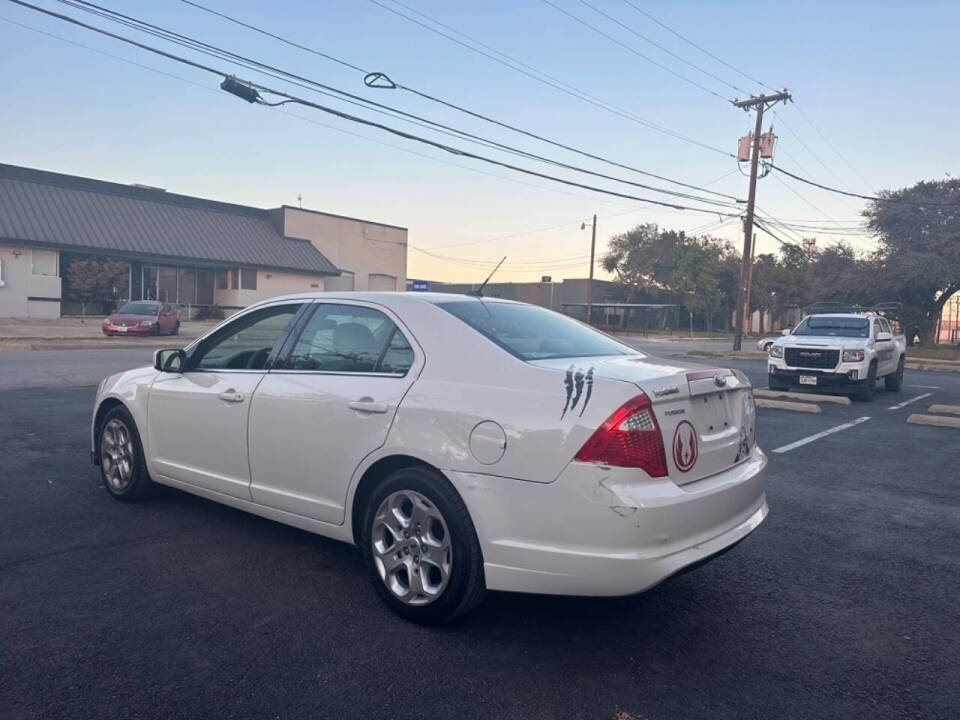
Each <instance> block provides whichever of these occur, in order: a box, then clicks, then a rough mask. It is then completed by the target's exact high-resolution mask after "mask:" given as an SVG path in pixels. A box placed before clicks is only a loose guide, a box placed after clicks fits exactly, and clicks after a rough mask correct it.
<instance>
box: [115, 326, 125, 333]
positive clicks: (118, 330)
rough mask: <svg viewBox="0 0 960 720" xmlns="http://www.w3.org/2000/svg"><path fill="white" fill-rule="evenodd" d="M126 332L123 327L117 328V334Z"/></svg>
mask: <svg viewBox="0 0 960 720" xmlns="http://www.w3.org/2000/svg"><path fill="white" fill-rule="evenodd" d="M126 331H127V329H126V328H125V327H118V328H117V332H126Z"/></svg>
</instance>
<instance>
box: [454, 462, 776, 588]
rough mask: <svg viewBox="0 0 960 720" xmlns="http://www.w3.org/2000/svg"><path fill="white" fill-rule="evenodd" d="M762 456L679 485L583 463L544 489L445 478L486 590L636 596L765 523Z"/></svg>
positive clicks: (483, 478) (485, 478) (467, 476)
mask: <svg viewBox="0 0 960 720" xmlns="http://www.w3.org/2000/svg"><path fill="white" fill-rule="evenodd" d="M766 466H767V458H766V456H765V455H764V454H763V453H762V452H761V451H760V450H759V449H756V450H755V451H754V453H753V455H752V456H751V458H750V459H749V460H748V461H746V462H744V463H741V464H739V465H737V466H735V467H732V468H730V469H728V470H726V471H724V472H722V473H718V474H717V475H713V476H711V477H708V478H703V479H702V480H698V481H696V482H693V483H689V484H686V485H683V486H678V485H676V484H675V483H673V482H672V481H671V480H669V479H668V478H655V479H651V478H648V477H646V475H645V474H644V473H643V472H642V471H637V470H632V469H627V468H611V467H603V466H599V465H589V464H584V463H576V462H574V463H571V464H570V466H568V468H567V469H566V470H565V471H564V472H563V473H562V474H561V475H560V477H559V478H557V480H556V481H554V482H552V483H549V484H540V483H530V482H524V481H521V480H512V479H508V478H500V477H492V476H489V475H476V474H471V473H456V472H454V473H449V476H450V479H451V481H452V482H453V483H454V485H455V486H456V487H457V490H458V491H459V492H460V496H461V497H462V498H463V500H464V502H465V503H466V505H467V507H468V509H469V510H470V515H471V517H472V518H473V521H474V525H475V527H476V529H477V535H478V537H479V539H480V545H481V547H482V550H483V557H484V572H485V575H486V582H487V587H488V588H490V589H491V590H508V591H515V592H531V593H549V594H558V595H590V596H613V595H630V594H633V593H637V592H641V591H643V590H646V589H648V588H650V587H653V586H654V585H656V584H657V583H659V582H661V581H663V580H664V579H666V578H668V577H670V576H671V575H673V574H675V573H677V572H679V571H680V570H683V569H684V568H687V567H688V566H691V565H694V564H699V563H702V562H704V561H706V560H707V559H709V558H710V557H711V556H714V555H717V554H719V553H722V552H723V551H724V550H726V549H728V548H729V547H731V546H732V545H734V544H736V543H737V542H739V541H740V540H742V539H743V538H745V537H746V536H747V535H749V534H750V533H751V532H752V531H753V530H754V529H756V528H757V526H759V525H760V523H761V522H763V519H764V518H765V517H766V516H767V512H768V510H767V502H766V498H765V495H764V482H765V479H766Z"/></svg>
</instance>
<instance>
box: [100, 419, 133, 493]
mask: <svg viewBox="0 0 960 720" xmlns="http://www.w3.org/2000/svg"><path fill="white" fill-rule="evenodd" d="M135 460H136V458H135V456H134V450H133V437H132V436H131V434H130V429H129V428H128V427H127V426H126V425H125V424H124V423H123V421H122V420H118V419H117V418H113V419H112V420H110V421H109V422H108V423H107V424H106V425H105V426H104V427H103V432H101V433H100V465H101V466H102V467H103V477H104V478H105V479H106V481H107V482H108V483H110V487H111V488H113V490H114V491H115V492H119V493H122V492H123V491H124V490H126V489H127V487H128V486H129V485H130V481H131V480H132V479H133V469H134V462H135Z"/></svg>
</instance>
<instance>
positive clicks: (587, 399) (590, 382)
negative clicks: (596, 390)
mask: <svg viewBox="0 0 960 720" xmlns="http://www.w3.org/2000/svg"><path fill="white" fill-rule="evenodd" d="M586 380H587V396H586V397H585V398H584V399H583V405H581V406H580V414H579V415H577V417H583V411H584V410H586V409H587V403H588V402H590V396H591V395H593V366H592V365H591V366H590V369H589V370H587V377H586ZM573 404H574V405H576V404H577V403H576V402H574V403H573Z"/></svg>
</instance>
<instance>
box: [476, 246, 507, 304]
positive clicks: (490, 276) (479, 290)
mask: <svg viewBox="0 0 960 720" xmlns="http://www.w3.org/2000/svg"><path fill="white" fill-rule="evenodd" d="M506 259H507V256H506V255H504V256H503V257H502V258H501V259H500V262H498V263H497V266H496V267H495V268H494V269H493V270H491V271H490V274H489V275H487V279H486V280H484V281H483V284H482V285H481V286H480V287H478V288H477V289H476V290H474V291H473V292H472V293H470V295H476V296H477V297H483V289H484V288H485V287H486V286H487V283H488V282H490V278H492V277H493V274H494V273H495V272H496V271H497V270H499V269H500V266H501V265H503V261H504V260H506Z"/></svg>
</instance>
